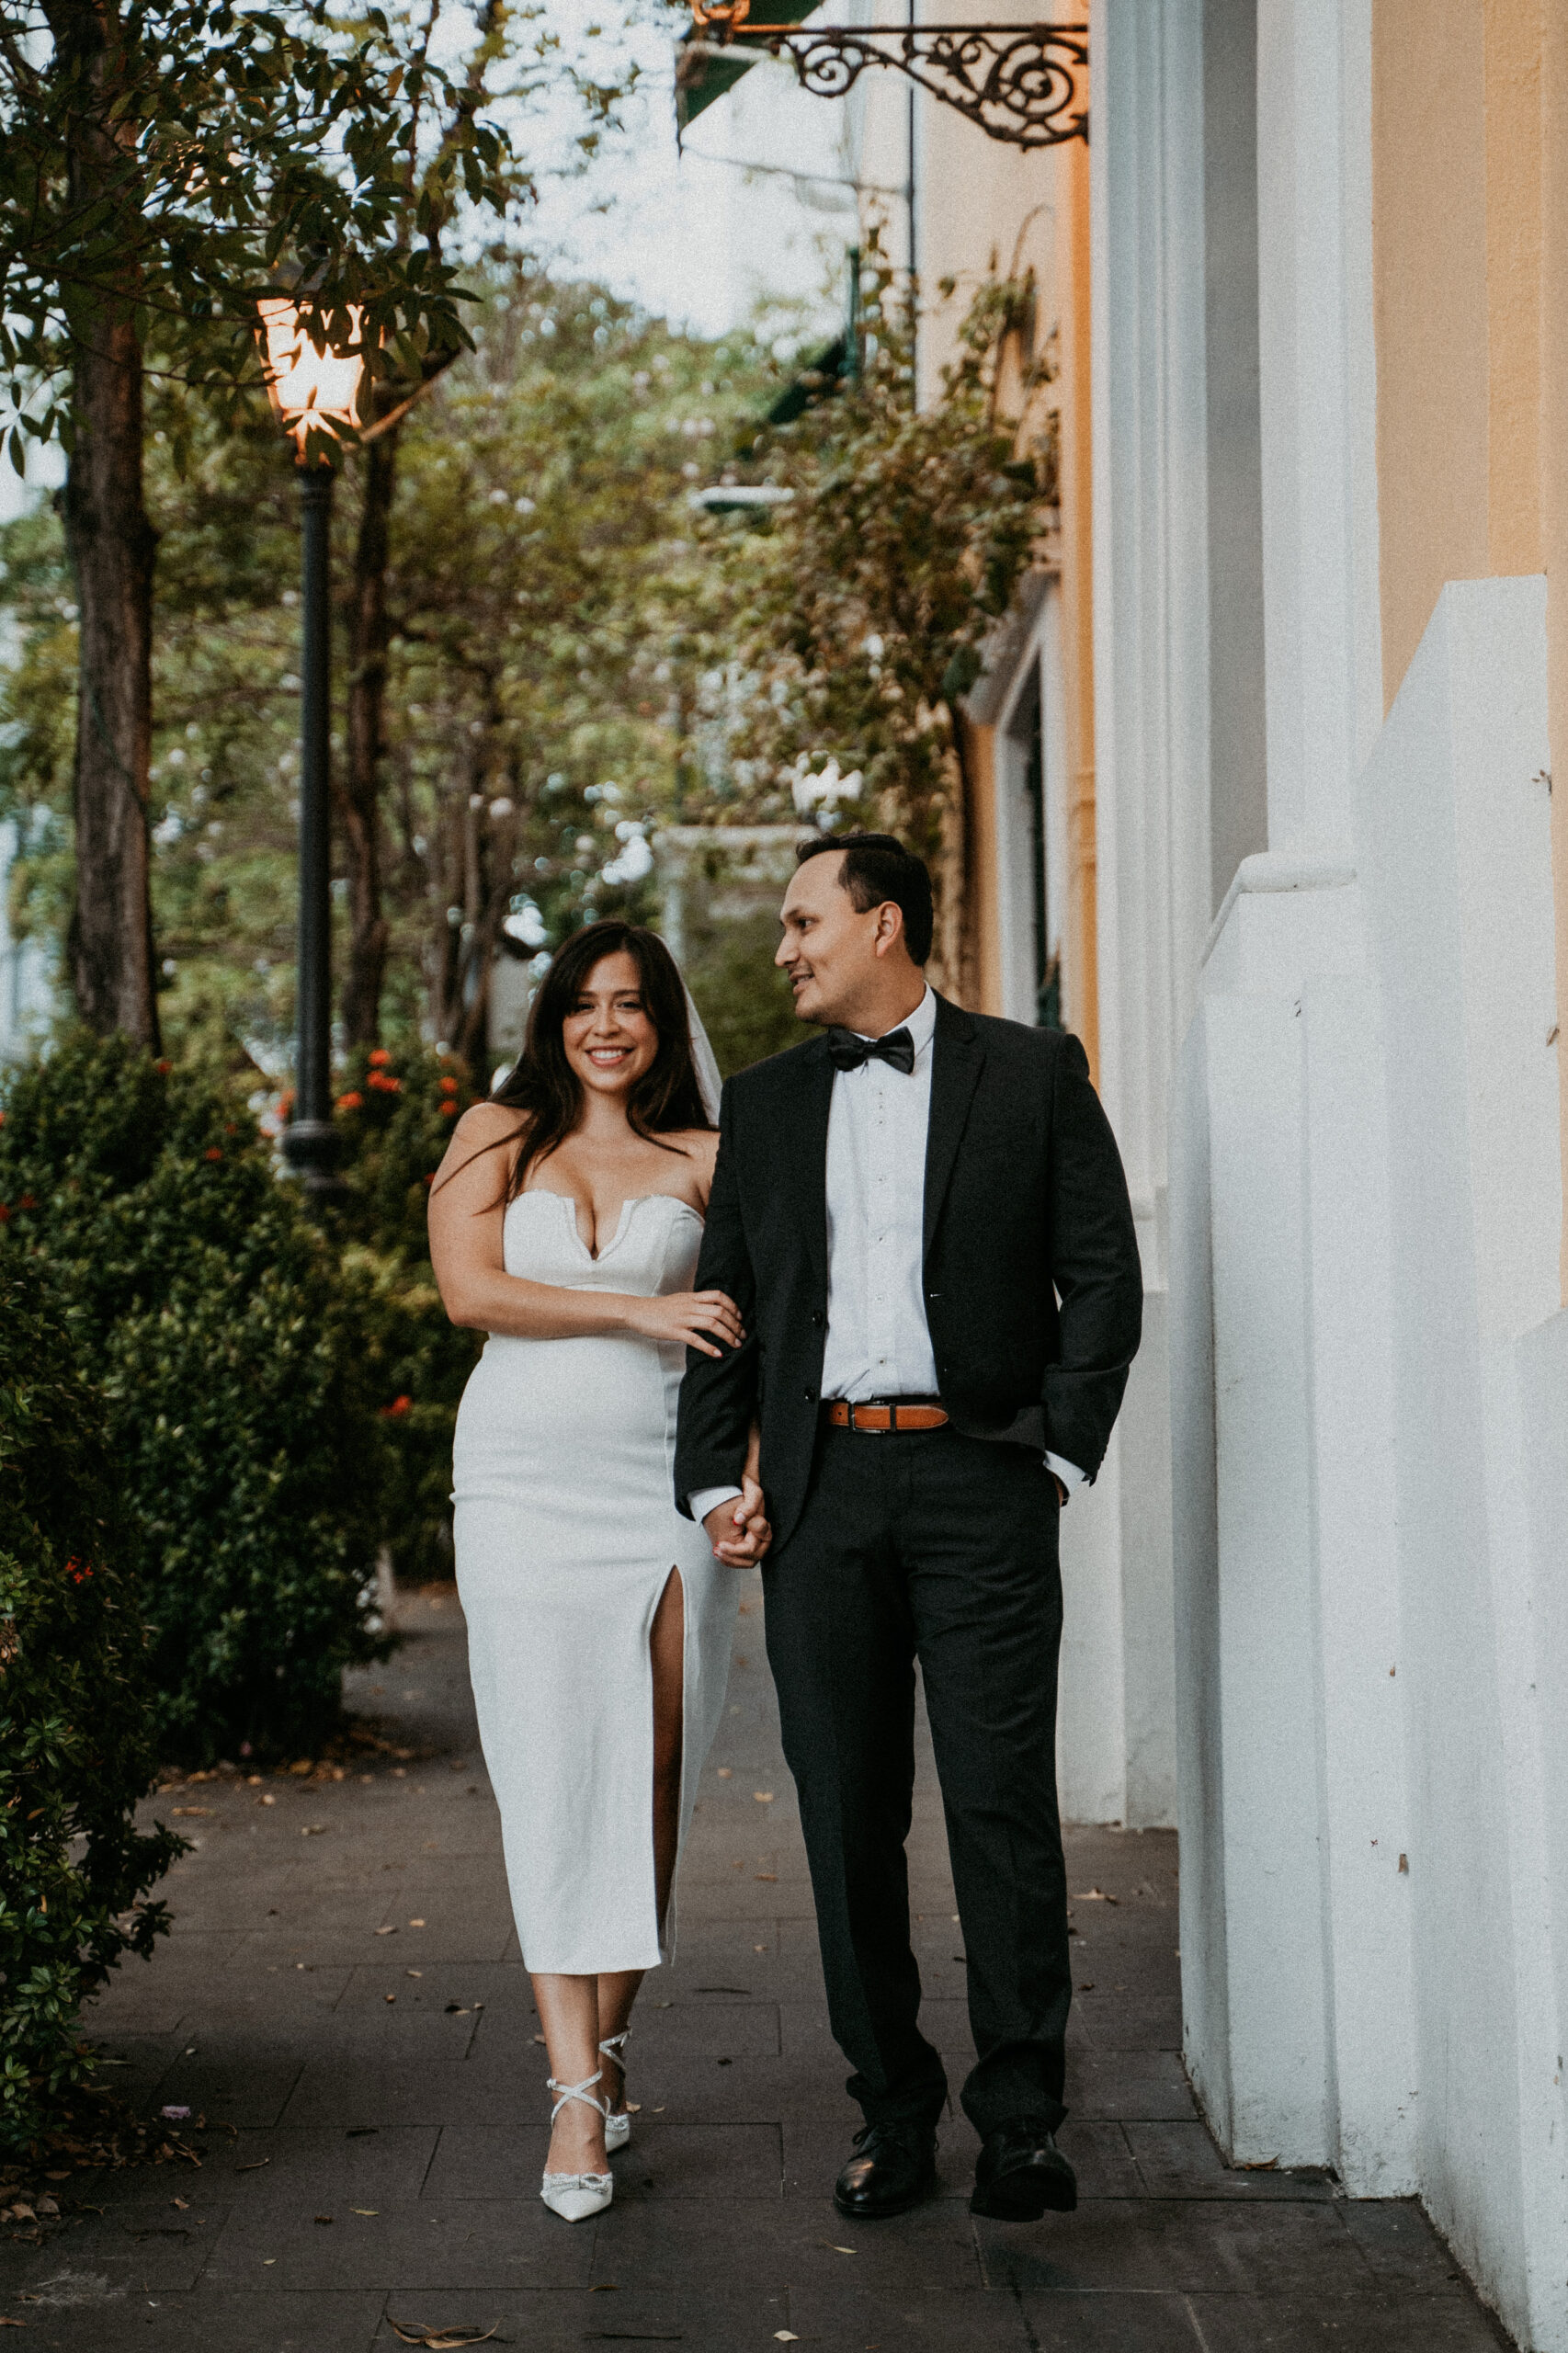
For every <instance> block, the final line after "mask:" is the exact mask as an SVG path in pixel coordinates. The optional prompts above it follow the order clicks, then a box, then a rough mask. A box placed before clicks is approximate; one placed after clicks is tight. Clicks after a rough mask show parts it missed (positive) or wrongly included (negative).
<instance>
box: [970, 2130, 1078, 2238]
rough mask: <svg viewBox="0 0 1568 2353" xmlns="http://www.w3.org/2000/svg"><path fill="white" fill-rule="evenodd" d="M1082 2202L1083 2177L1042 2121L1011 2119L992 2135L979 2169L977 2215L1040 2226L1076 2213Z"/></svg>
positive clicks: (976, 2168) (973, 2202)
mask: <svg viewBox="0 0 1568 2353" xmlns="http://www.w3.org/2000/svg"><path fill="white" fill-rule="evenodd" d="M1077 2203H1078V2177H1077V2176H1076V2174H1074V2171H1073V2168H1072V2166H1071V2165H1069V2164H1068V2162H1067V2160H1066V2158H1065V2157H1064V2156H1063V2155H1062V2152H1061V2150H1060V2149H1059V2148H1058V2147H1057V2145H1056V2143H1055V2141H1054V2139H1053V2138H1052V2136H1051V2132H1050V2131H1049V2130H1048V2128H1047V2127H1046V2125H1045V2124H1044V2123H1043V2122H1042V2120H1040V2117H1038V2116H1015V2117H1011V2118H1010V2119H1009V2120H1008V2121H1007V2122H1006V2124H999V2125H998V2126H997V2127H996V2130H995V2131H994V2132H988V2133H987V2134H986V2136H985V2138H984V2140H983V2143H981V2149H980V2154H979V2156H978V2157H977V2158H976V2159H975V2164H974V2196H973V2197H972V2198H971V2200H970V2201H969V2211H970V2212H971V2214H990V2215H992V2216H993V2217H994V2219H995V2220H996V2221H997V2222H1039V2220H1040V2216H1041V2215H1042V2214H1044V2213H1046V2212H1048V2211H1049V2212H1051V2213H1052V2214H1070V2213H1071V2212H1072V2211H1073V2209H1074V2207H1075V2206H1076V2205H1077Z"/></svg>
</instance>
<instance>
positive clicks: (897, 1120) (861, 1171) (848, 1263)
mask: <svg viewBox="0 0 1568 2353" xmlns="http://www.w3.org/2000/svg"><path fill="white" fill-rule="evenodd" d="M895 1027H897V1028H899V1029H907V1030H908V1032H909V1035H910V1038H911V1040H912V1041H913V1043H914V1047H915V1067H914V1069H913V1070H912V1071H910V1072H909V1073H907V1074H906V1073H904V1072H903V1071H901V1070H895V1069H894V1068H893V1066H892V1063H885V1062H882V1061H881V1060H879V1059H878V1058H877V1057H876V1056H875V1055H873V1056H871V1057H870V1058H869V1060H868V1061H866V1062H863V1063H861V1064H860V1066H859V1068H858V1070H840V1071H835V1073H834V1078H833V1099H832V1104H831V1107H830V1108H829V1112H828V1121H827V1344H826V1347H825V1349H824V1355H823V1367H822V1394H823V1397H824V1401H825V1400H828V1399H832V1398H835V1397H842V1398H846V1399H848V1400H849V1402H850V1403H851V1404H858V1405H860V1404H869V1403H870V1402H871V1401H872V1400H873V1399H875V1398H880V1397H935V1396H936V1395H937V1360H936V1357H935V1355H934V1354H933V1352H932V1347H931V1333H930V1328H929V1326H928V1324H926V1300H925V1289H924V1275H925V1256H926V1242H925V1217H926V1131H927V1129H928V1128H929V1126H930V1123H931V1064H932V1060H933V1057H934V1053H935V1043H934V1041H935V1036H936V1029H937V999H936V997H935V995H933V994H932V992H931V990H930V989H929V988H927V990H926V994H925V995H924V996H923V997H922V998H921V1000H920V1002H919V1004H918V1005H917V1006H915V1010H914V1012H913V1013H912V1014H911V1015H910V1016H909V1018H908V1019H907V1020H906V1021H903V1022H900V1023H898V1024H896V1025H895ZM1045 1460H1046V1465H1047V1467H1048V1469H1050V1470H1051V1471H1052V1472H1055V1474H1056V1476H1057V1478H1059V1479H1060V1480H1061V1482H1062V1485H1063V1486H1064V1487H1066V1488H1068V1489H1069V1490H1071V1489H1072V1488H1074V1487H1077V1486H1081V1485H1082V1484H1083V1482H1084V1473H1083V1472H1082V1471H1080V1470H1079V1468H1078V1467H1077V1465H1076V1463H1073V1462H1067V1461H1063V1460H1062V1457H1061V1456H1060V1455H1056V1454H1051V1453H1048V1454H1047V1455H1046V1458H1045ZM739 1494H740V1489H739V1488H738V1487H707V1488H702V1489H700V1490H699V1492H698V1493H697V1494H695V1495H691V1496H690V1497H688V1499H687V1500H688V1501H689V1503H690V1506H691V1514H692V1518H694V1519H697V1520H703V1519H706V1518H707V1517H708V1515H709V1513H710V1511H713V1510H715V1509H716V1508H717V1506H719V1505H720V1504H722V1503H728V1502H729V1500H730V1498H731V1496H732V1495H739Z"/></svg>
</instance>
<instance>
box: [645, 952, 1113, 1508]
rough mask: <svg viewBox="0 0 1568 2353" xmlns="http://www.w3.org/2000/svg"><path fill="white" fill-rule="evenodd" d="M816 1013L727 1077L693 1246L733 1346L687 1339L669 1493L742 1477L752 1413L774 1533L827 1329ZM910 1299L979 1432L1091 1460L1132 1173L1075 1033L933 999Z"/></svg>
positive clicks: (808, 1441) (820, 1038)
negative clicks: (920, 1275)
mask: <svg viewBox="0 0 1568 2353" xmlns="http://www.w3.org/2000/svg"><path fill="white" fill-rule="evenodd" d="M833 1080H834V1066H833V1062H832V1059H831V1057H830V1056H829V1053H828V1051H827V1039H826V1037H825V1035H824V1033H822V1032H821V1031H819V1032H818V1033H817V1035H816V1036H815V1037H813V1038H812V1039H811V1040H809V1042H808V1043H807V1044H805V1045H803V1046H796V1047H793V1048H791V1049H790V1051H789V1052H787V1053H782V1054H776V1055H775V1056H774V1057H773V1058H772V1060H771V1061H768V1062H765V1063H756V1064H755V1065H754V1066H753V1067H752V1068H751V1069H750V1070H746V1071H742V1072H741V1073H740V1074H739V1076H738V1077H735V1078H732V1079H731V1080H730V1082H729V1083H728V1085H727V1086H725V1089H724V1097H723V1107H722V1111H721V1114H720V1121H719V1128H720V1138H719V1160H718V1166H717V1168H716V1170H715V1172H714V1177H713V1192H712V1198H711V1199H710V1202H709V1205H708V1226H707V1233H706V1235H705V1237H704V1240H703V1245H702V1256H701V1258H700V1261H699V1266H698V1270H697V1281H696V1287H697V1289H698V1290H724V1291H728V1293H729V1294H730V1297H731V1298H732V1299H733V1301H734V1302H735V1304H736V1305H737V1306H738V1307H739V1309H740V1311H741V1315H742V1319H743V1321H744V1324H745V1327H746V1339H745V1343H744V1347H739V1348H735V1349H731V1350H727V1351H726V1352H725V1354H724V1355H723V1356H722V1357H719V1358H714V1357H707V1356H703V1355H701V1354H700V1353H699V1351H698V1350H697V1349H690V1350H688V1351H687V1370H686V1378H685V1381H683V1383H682V1386H681V1394H680V1422H679V1428H678V1432H677V1436H676V1464H675V1483H676V1503H677V1504H678V1506H679V1507H680V1509H681V1510H682V1511H683V1512H684V1511H686V1510H687V1500H686V1499H687V1496H688V1495H694V1494H696V1493H698V1492H699V1491H700V1490H701V1489H702V1488H705V1487H720V1486H738V1485H739V1484H740V1480H741V1472H742V1468H743V1465H744V1461H745V1452H746V1442H747V1438H748V1436H749V1434H750V1428H751V1422H752V1417H753V1415H754V1413H755V1412H758V1411H760V1416H761V1422H762V1482H763V1487H764V1490H765V1492H766V1494H767V1500H768V1509H769V1516H770V1518H771V1519H772V1522H773V1532H774V1542H775V1545H776V1546H777V1545H781V1544H783V1543H784V1542H785V1541H786V1540H787V1539H788V1538H789V1536H790V1532H791V1530H792V1529H793V1528H794V1526H795V1523H796V1521H797V1520H798V1518H800V1515H801V1506H802V1505H803V1504H804V1502H805V1499H806V1487H807V1483H808V1481H809V1480H810V1477H811V1471H812V1454H813V1451H814V1448H815V1444H816V1434H817V1428H818V1419H819V1415H818V1407H819V1402H820V1393H821V1388H822V1367H823V1350H824V1344H825V1340H826V1332H827V1121H828V1108H829V1105H830V1102H831V1100H832V1095H833ZM925 1237H926V1258H925V1269H924V1272H925V1287H926V1323H927V1324H928V1326H929V1329H930V1334H931V1342H932V1352H933V1354H934V1355H935V1358H936V1360H937V1382H938V1385H939V1389H940V1393H941V1398H942V1403H943V1404H945V1405H946V1406H947V1408H948V1411H949V1415H951V1417H952V1421H953V1424H954V1426H955V1427H957V1428H958V1429H960V1430H962V1431H965V1432H967V1433H969V1434H970V1435H971V1436H973V1437H977V1438H1001V1437H1003V1436H1015V1437H1018V1438H1031V1439H1033V1440H1034V1442H1036V1443H1037V1444H1040V1445H1042V1446H1045V1447H1048V1448H1049V1449H1051V1452H1052V1453H1055V1454H1061V1455H1064V1456H1065V1457H1066V1459H1067V1461H1070V1462H1075V1463H1077V1464H1078V1465H1079V1467H1080V1468H1081V1469H1082V1470H1084V1471H1085V1472H1088V1474H1089V1476H1090V1477H1091V1478H1092V1477H1093V1476H1094V1473H1095V1472H1096V1471H1097V1470H1098V1468H1099V1465H1100V1461H1101V1459H1102V1457H1103V1456H1104V1453H1105V1450H1106V1445H1107V1442H1108V1439H1109V1437H1110V1432H1111V1425H1112V1423H1113V1422H1114V1421H1115V1419H1116V1416H1117V1412H1118V1409H1119V1406H1120V1404H1121V1396H1122V1392H1123V1390H1124V1389H1125V1387H1126V1385H1127V1371H1128V1367H1129V1365H1130V1364H1131V1361H1132V1358H1133V1356H1134V1355H1135V1353H1136V1351H1137V1347H1138V1338H1139V1331H1140V1326H1141V1323H1142V1311H1143V1280H1142V1270H1141V1268H1140V1266H1139V1260H1138V1244H1137V1240H1136V1237H1135V1235H1134V1233H1133V1226H1132V1211H1131V1204H1130V1203H1129V1200H1128V1198H1127V1182H1126V1178H1125V1177H1124V1176H1123V1175H1122V1169H1121V1159H1120V1155H1119V1153H1118V1151H1117V1148H1116V1139H1115V1138H1114V1136H1113V1135H1112V1134H1111V1131H1110V1124H1109V1121H1108V1120H1107V1118H1106V1116H1105V1113H1104V1112H1103V1111H1102V1109H1101V1108H1100V1103H1099V1097H1097V1096H1096V1093H1095V1090H1094V1088H1093V1087H1092V1086H1091V1085H1090V1084H1089V1066H1088V1063H1087V1061H1086V1059H1085V1053H1084V1049H1083V1047H1082V1046H1081V1045H1080V1044H1079V1043H1078V1040H1076V1038H1074V1037H1071V1036H1069V1035H1068V1034H1067V1033H1066V1032H1065V1031H1063V1030H1060V1029H1025V1028H1024V1027H1023V1025H1022V1024H1021V1023H1019V1022H1016V1021H996V1020H992V1019H990V1018H988V1017H985V1016H983V1015H978V1014H970V1013H964V1012H961V1011H960V1009H959V1007H958V1006H955V1005H949V1003H948V1002H947V1000H946V999H945V998H943V997H938V998H937V1028H936V1035H935V1040H934V1044H933V1060H932V1065H931V1120H930V1128H929V1131H928V1136H927V1141H926V1212H925Z"/></svg>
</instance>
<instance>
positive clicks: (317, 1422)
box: [0, 1034, 395, 1763]
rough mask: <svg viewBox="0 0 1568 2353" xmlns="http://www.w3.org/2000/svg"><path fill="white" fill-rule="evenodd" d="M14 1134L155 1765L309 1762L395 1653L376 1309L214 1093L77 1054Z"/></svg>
mask: <svg viewBox="0 0 1568 2353" xmlns="http://www.w3.org/2000/svg"><path fill="white" fill-rule="evenodd" d="M0 1120H3V1124H0V1226H3V1227H4V1240H5V1247H6V1249H7V1250H8V1251H9V1252H11V1253H17V1254H20V1255H22V1256H26V1257H28V1258H29V1259H30V1260H32V1261H33V1262H34V1264H35V1266H36V1267H37V1268H38V1270H39V1271H40V1274H41V1276H42V1277H43V1279H45V1281H46V1283H47V1285H48V1288H49V1290H50V1291H51V1294H52V1296H53V1297H54V1298H55V1299H56V1300H57V1301H58V1302H60V1304H61V1305H62V1307H64V1308H68V1309H69V1310H70V1311H71V1313H72V1315H73V1319H74V1324H75V1326H76V1328H77V1329H78V1331H79V1332H80V1334H81V1336H82V1341H83V1345H84V1346H85V1349H86V1350H87V1352H88V1357H89V1362H90V1365H91V1368H92V1370H93V1371H94V1372H95V1373H96V1375H97V1379H98V1381H99V1382H100V1383H101V1387H102V1391H103V1397H104V1420H105V1435H106V1438H107V1440H108V1447H109V1450H110V1454H111V1457H112V1459H113V1461H114V1463H115V1467H116V1475H117V1479H118V1481H119V1486H120V1489H121V1492H122V1494H123V1496H124V1500H125V1504H126V1517H127V1537H126V1541H127V1546H128V1550H129V1552H130V1553H131V1555H132V1556H133V1560H134V1565H135V1567H136V1569H137V1572H138V1575H139V1582H140V1584H141V1586H142V1592H143V1596H144V1602H145V1608H146V1611H147V1615H148V1620H149V1623H150V1627H151V1633H152V1653H151V1655H152V1664H153V1686H154V1702H155V1711H156V1721H157V1732H158V1736H159V1738H160V1740H161V1742H162V1744H163V1748H164V1753H165V1756H168V1757H170V1758H175V1759H179V1760H182V1761H185V1762H187V1763H210V1762H211V1761H212V1760H213V1759H215V1758H216V1757H218V1756H241V1755H244V1754H247V1753H251V1754H255V1755H257V1756H265V1755H267V1754H278V1753H279V1752H294V1753H299V1752H300V1751H301V1750H308V1749H309V1748H311V1747H312V1746H313V1745H316V1744H317V1742H318V1740H319V1738H320V1735H321V1733H323V1731H324V1729H325V1728H326V1726H327V1725H328V1724H329V1723H330V1722H331V1721H332V1719H333V1718H334V1717H335V1713H336V1711H337V1707H338V1694H339V1683H340V1677H341V1673H342V1669H343V1668H344V1666H345V1665H348V1664H349V1663H351V1662H354V1661H358V1660H364V1659H367V1658H371V1657H375V1656H380V1655H384V1654H385V1651H386V1649H387V1647H388V1645H387V1643H386V1642H385V1640H384V1638H382V1637H381V1634H380V1632H379V1630H378V1624H377V1620H376V1619H375V1616H374V1576H375V1561H376V1552H377V1548H378V1544H379V1542H380V1540H381V1534H382V1531H383V1528H384V1526H385V1524H386V1518H387V1513H388V1509H389V1496H388V1485H389V1477H388V1474H389V1470H390V1468H391V1458H390V1457H389V1453H388V1444H387V1438H386V1428H387V1425H386V1424H385V1423H384V1422H383V1421H382V1420H381V1419H379V1418H378V1414H377V1407H378V1406H379V1405H382V1404H387V1403H388V1402H389V1398H388V1394H387V1382H388V1380H389V1377H390V1371H391V1367H390V1363H389V1358H388V1350H387V1343H386V1336H385V1334H384V1332H382V1331H381V1324H384V1322H385V1320H386V1319H385V1316H384V1314H383V1313H381V1309H380V1308H379V1305H378V1302H377V1299H376V1296H375V1290H376V1287H375V1284H374V1282H373V1281H372V1280H371V1279H369V1276H368V1275H367V1274H366V1273H365V1272H364V1271H363V1270H359V1271H357V1270H356V1269H355V1268H354V1267H352V1266H351V1265H346V1264H345V1263H344V1258H343V1253H342V1250H341V1248H340V1247H339V1246H338V1245H335V1244H334V1243H333V1242H332V1241H331V1240H330V1239H329V1238H328V1237H327V1236H326V1235H325V1234H324V1233H323V1232H322V1231H321V1230H320V1229H319V1228H318V1227H317V1226H316V1224H315V1223H314V1222H312V1219H311V1218H310V1216H309V1215H308V1213H307V1211H306V1209H305V1207H304V1204H303V1203H302V1201H301V1199H300V1198H299V1197H298V1195H297V1194H296V1192H295V1191H294V1189H293V1188H292V1187H290V1186H289V1185H285V1184H281V1183H279V1182H278V1177H277V1175H276V1173H275V1167H274V1161H273V1156H272V1154H271V1151H270V1148H269V1146H268V1145H267V1142H266V1140H265V1139H264V1138H263V1137H262V1136H261V1135H260V1134H259V1132H258V1131H257V1129H256V1123H255V1121H254V1120H252V1119H251V1118H250V1117H249V1115H248V1114H247V1113H246V1112H244V1110H243V1109H241V1108H237V1106H236V1105H235V1104H234V1103H233V1102H232V1101H231V1100H230V1099H229V1098H228V1097H227V1096H226V1095H225V1093H224V1091H223V1088H222V1086H221V1084H219V1083H217V1082H216V1081H214V1080H212V1079H210V1078H208V1077H204V1076H202V1075H199V1074H191V1073H179V1072H176V1071H173V1070H172V1069H171V1068H170V1066H169V1064H168V1063H151V1062H149V1061H148V1060H147V1059H146V1057H145V1056H144V1055H143V1054H142V1053H140V1052H138V1051H137V1050H136V1049H135V1048H134V1047H132V1046H131V1045H130V1044H129V1043H128V1042H126V1041H125V1040H119V1039H109V1040H100V1039H97V1038H92V1037H87V1036H85V1035H80V1034H77V1035H74V1036H71V1037H68V1038H66V1039H64V1040H62V1042H61V1043H60V1044H59V1045H58V1046H57V1047H56V1048H55V1049H54V1051H52V1052H51V1054H50V1055H49V1056H48V1058H47V1059H46V1060H44V1061H42V1062H40V1063H35V1064H33V1065H31V1066H28V1067H25V1068H22V1069H19V1070H17V1071H16V1072H14V1073H12V1074H10V1075H9V1076H8V1077H7V1078H6V1081H5V1083H4V1086H3V1088H0ZM390 1402H395V1392H394V1395H393V1398H392V1400H391V1401H390Z"/></svg>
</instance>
